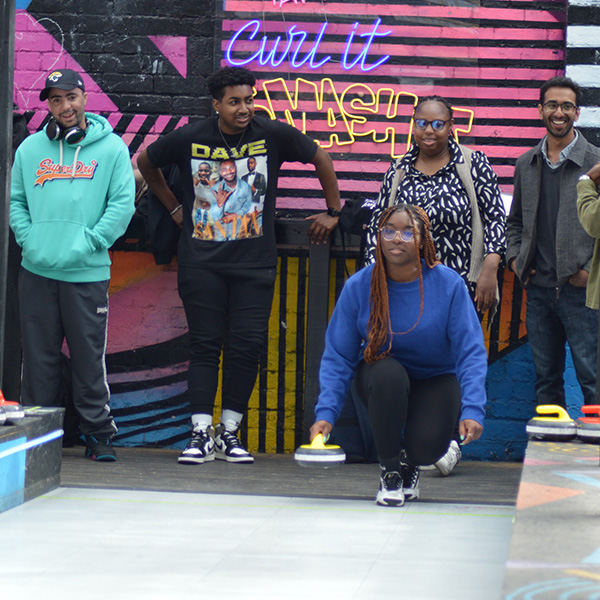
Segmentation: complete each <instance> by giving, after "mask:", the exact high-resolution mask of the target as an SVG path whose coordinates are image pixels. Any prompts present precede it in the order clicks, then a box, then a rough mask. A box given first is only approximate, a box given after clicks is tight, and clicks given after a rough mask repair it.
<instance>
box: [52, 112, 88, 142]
mask: <svg viewBox="0 0 600 600" xmlns="http://www.w3.org/2000/svg"><path fill="white" fill-rule="evenodd" d="M46 135H47V136H48V138H49V139H51V140H52V141H53V142H54V141H57V140H65V142H67V144H77V143H78V142H80V141H81V140H82V139H83V138H84V137H85V129H81V127H79V126H77V125H75V127H68V128H67V129H63V128H62V127H61V126H60V125H59V124H58V123H57V122H56V119H54V117H51V118H50V120H49V121H48V125H46Z"/></svg>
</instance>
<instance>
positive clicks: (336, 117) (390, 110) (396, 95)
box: [255, 78, 475, 158]
mask: <svg viewBox="0 0 600 600" xmlns="http://www.w3.org/2000/svg"><path fill="white" fill-rule="evenodd" d="M289 83H291V82H289ZM338 85H339V83H338ZM307 88H308V89H307ZM262 91H263V92H264V95H265V100H266V105H263V104H260V103H259V102H256V103H255V107H256V109H260V110H264V111H265V112H266V113H267V114H268V115H269V117H270V118H271V119H273V120H275V119H277V113H278V112H279V113H280V114H281V113H282V112H283V115H284V117H285V120H286V122H287V123H288V124H289V125H292V127H296V128H297V129H299V130H300V131H302V132H303V133H307V125H308V124H307V120H306V113H307V112H325V113H326V117H327V126H328V127H329V129H330V130H332V129H336V131H335V132H331V133H330V134H329V138H328V141H318V143H319V145H320V146H321V147H322V148H331V147H333V146H334V145H336V146H348V145H350V144H353V143H354V142H356V141H359V140H360V139H366V138H371V139H372V141H373V142H375V143H378V144H381V143H389V144H390V156H391V157H392V158H398V157H400V156H402V155H403V154H405V153H406V151H407V150H408V149H409V148H410V144H411V140H412V131H413V122H412V111H413V108H414V107H415V106H416V104H417V102H418V100H419V98H418V96H417V95H416V94H413V93H412V92H405V91H402V90H400V91H398V90H395V89H394V88H391V87H382V88H379V89H377V90H374V89H373V88H371V87H370V86H368V85H366V84H364V83H354V84H351V85H349V86H347V87H345V88H344V89H343V90H342V92H341V93H340V92H338V90H337V89H336V87H335V83H334V82H333V81H332V80H331V79H330V78H325V79H322V80H321V81H320V82H315V81H308V80H306V79H302V78H298V79H296V81H295V87H294V89H293V91H292V92H290V90H289V88H288V82H287V81H285V80H284V79H283V78H278V79H270V80H267V81H263V82H262ZM311 91H312V96H313V98H314V104H315V108H316V111H314V110H303V108H304V109H308V108H310V107H309V106H307V105H308V104H310V103H311V102H312V101H311V100H307V99H306V98H307V97H308V96H309V95H310V92H311ZM282 92H283V95H284V96H285V98H286V100H284V101H283V102H281V101H279V102H278V101H276V100H275V99H274V98H273V97H274V96H275V95H281V93H282ZM301 94H302V97H303V98H304V100H303V101H302V106H301V105H300V98H301ZM325 96H326V97H328V98H331V99H332V100H333V102H332V104H333V107H332V106H326V105H325V103H324V97H325ZM402 98H408V100H409V104H404V105H402V104H400V100H401V99H402ZM276 103H277V107H276V106H275V104H276ZM282 104H284V105H287V106H285V108H281V105H282ZM402 108H404V109H405V111H404V112H405V114H402ZM452 108H453V109H454V112H455V117H458V118H460V117H461V113H462V116H466V118H467V119H468V122H467V124H466V126H464V127H463V126H460V125H455V126H454V137H455V139H456V141H458V139H459V134H463V133H464V134H468V133H470V131H471V127H472V125H473V119H474V115H475V113H474V112H473V111H472V110H470V109H468V108H458V107H452ZM294 113H296V116H294ZM371 115H385V118H386V119H387V120H389V121H390V122H392V123H391V124H390V126H387V125H386V126H385V127H384V128H383V131H381V128H380V130H379V131H378V130H377V128H376V127H375V126H374V124H369V117H370V116H371ZM309 133H310V132H309ZM404 133H406V134H407V142H406V144H402V146H403V147H400V145H399V144H398V143H397V141H396V138H397V137H398V136H399V135H401V134H404Z"/></svg>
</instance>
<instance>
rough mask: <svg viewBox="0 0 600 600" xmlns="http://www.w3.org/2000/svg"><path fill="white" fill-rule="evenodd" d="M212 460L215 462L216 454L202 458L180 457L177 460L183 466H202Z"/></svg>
mask: <svg viewBox="0 0 600 600" xmlns="http://www.w3.org/2000/svg"><path fill="white" fill-rule="evenodd" d="M212 460H215V455H214V454H209V455H208V456H202V457H198V458H195V457H194V456H180V457H179V458H178V459H177V462H178V463H181V464H182V465H201V464H203V463H205V462H211V461H212Z"/></svg>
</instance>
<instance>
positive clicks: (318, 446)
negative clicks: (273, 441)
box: [300, 433, 339, 450]
mask: <svg viewBox="0 0 600 600" xmlns="http://www.w3.org/2000/svg"><path fill="white" fill-rule="evenodd" d="M300 448H310V449H311V450H336V449H337V448H339V446H336V445H334V444H329V446H326V445H325V443H324V442H323V434H322V433H317V435H315V437H314V439H313V441H312V442H311V443H310V444H304V445H303V446H300Z"/></svg>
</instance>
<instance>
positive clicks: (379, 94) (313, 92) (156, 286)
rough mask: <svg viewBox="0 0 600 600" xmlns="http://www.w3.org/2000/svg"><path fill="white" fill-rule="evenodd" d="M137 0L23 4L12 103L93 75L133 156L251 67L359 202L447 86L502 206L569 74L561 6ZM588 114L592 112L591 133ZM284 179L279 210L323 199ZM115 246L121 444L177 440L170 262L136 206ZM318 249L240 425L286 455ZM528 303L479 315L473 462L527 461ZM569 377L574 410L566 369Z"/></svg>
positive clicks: (506, 297)
mask: <svg viewBox="0 0 600 600" xmlns="http://www.w3.org/2000/svg"><path fill="white" fill-rule="evenodd" d="M579 1H580V2H581V1H583V0H579ZM57 4H60V6H57ZM137 4H139V3H136V2H119V3H113V2H106V3H94V5H92V4H91V3H88V2H84V1H83V0H68V1H67V2H61V3H54V2H49V1H44V0H32V1H30V2H27V1H25V0H21V1H19V2H17V15H16V39H15V95H14V99H15V102H16V104H17V106H18V109H19V111H21V112H24V113H25V115H26V117H27V119H28V123H29V128H30V130H31V131H36V130H39V129H40V128H41V127H43V126H44V124H45V122H46V119H47V111H46V108H45V106H44V105H43V103H41V102H40V101H39V100H38V93H39V89H40V88H41V87H42V85H43V81H44V78H45V74H46V73H47V72H49V71H50V70H52V69H53V68H55V67H68V68H72V69H75V70H77V71H79V72H81V73H82V74H83V76H84V79H85V84H86V88H87V90H88V93H89V101H88V109H89V110H90V111H92V112H98V113H100V114H102V115H104V116H106V117H107V118H108V120H109V122H110V123H111V124H112V125H113V127H114V128H115V130H116V132H117V133H119V134H120V135H121V136H122V137H123V139H124V140H125V141H126V143H127V144H128V146H129V149H130V153H131V155H132V159H133V160H135V157H136V155H137V154H138V153H139V152H140V151H141V149H143V148H144V147H145V146H147V145H148V144H149V143H151V142H152V141H154V140H155V139H156V138H157V137H158V136H160V135H162V134H164V133H167V132H169V131H171V130H173V129H174V128H176V127H179V126H181V125H183V124H184V123H186V122H187V121H188V120H189V119H190V118H192V119H193V118H201V117H203V116H206V115H208V114H209V111H210V99H209V98H208V97H207V91H206V89H205V87H204V81H205V78H206V76H207V75H209V74H210V73H211V72H212V70H214V68H215V67H217V66H219V65H226V64H231V65H244V66H247V67H249V68H251V69H252V70H253V71H255V72H256V73H257V75H258V77H259V82H258V83H257V89H256V91H257V97H256V104H257V106H258V110H260V111H264V112H265V114H267V115H268V116H270V117H271V118H273V119H280V120H282V121H287V122H288V123H290V124H291V125H293V126H295V127H297V128H298V129H301V130H302V131H305V132H306V133H308V134H309V135H311V136H312V137H314V138H315V139H317V140H318V142H319V143H320V144H321V146H323V147H324V148H326V149H327V150H328V152H330V153H331V155H332V158H333V161H334V166H335V168H336V171H337V173H338V176H339V180H340V187H341V191H342V197H343V198H352V199H355V198H365V197H373V196H375V195H376V194H377V192H378V188H379V182H380V180H381V177H382V175H383V173H384V172H385V171H386V170H387V167H388V165H389V161H390V159H391V158H392V157H397V156H400V155H402V154H403V153H404V152H405V151H406V149H407V148H408V147H409V146H410V141H411V121H410V115H411V113H412V107H413V106H414V104H415V102H416V100H417V99H418V97H419V96H423V95H430V94H439V95H442V96H445V97H447V98H449V99H450V100H451V102H452V104H453V106H454V107H455V118H456V121H457V127H456V134H457V136H458V137H459V139H460V141H461V143H464V144H466V145H468V146H470V147H472V148H475V149H479V150H482V151H483V152H485V153H486V155H487V156H488V157H489V159H490V162H491V164H492V166H493V168H494V170H495V171H496V173H497V175H498V177H499V181H500V184H501V189H502V191H503V192H504V194H505V196H506V202H507V205H508V204H509V203H510V194H511V191H512V188H511V178H512V173H513V170H514V163H515V161H516V158H517V157H518V156H519V155H520V154H522V153H523V152H524V151H525V150H526V149H528V148H530V147H531V146H533V145H535V144H536V143H537V141H538V140H539V139H540V138H541V137H542V135H543V129H542V127H541V126H540V122H539V117H538V114H537V109H536V103H537V98H538V90H539V86H540V85H541V82H543V81H545V80H546V79H549V78H550V77H553V76H554V75H557V74H562V73H564V72H565V60H566V52H567V50H566V47H565V41H564V40H565V30H566V27H567V23H568V15H569V12H568V9H569V4H568V3H567V2H566V0H535V1H534V0H519V1H518V2H510V3H507V2H504V1H499V0H461V1H458V2H457V1H455V0H435V1H433V0H410V1H408V0H407V1H405V2H403V1H391V0H388V1H386V0H379V1H374V0H370V1H363V2H334V1H325V0H224V1H223V2H222V3H217V4H218V10H217V13H216V14H215V13H213V12H212V10H213V3H205V2H197V1H195V0H189V1H188V2H179V3H177V9H175V8H173V9H169V8H168V7H166V8H165V6H161V7H158V6H157V7H148V3H145V4H144V11H145V12H144V14H138V13H137V10H138V9H137V8H136V5H137ZM571 4H577V2H572V3H571ZM170 10H172V14H169V11H170ZM82 15H85V16H86V18H85V19H82V18H81V16H82ZM596 51H597V50H596ZM588 97H589V98H591V96H588ZM586 110H587V109H586ZM593 114H594V113H593V108H590V109H589V111H587V112H586V113H585V115H584V116H585V119H583V120H584V121H585V122H584V125H585V126H587V127H588V128H589V129H590V130H591V131H594V127H597V125H596V126H595V125H594V121H593V118H592V117H591V115H593ZM586 119H587V120H586ZM590 119H591V120H590ZM279 187H280V189H279V197H278V209H279V210H280V214H281V215H282V216H294V215H296V214H298V215H303V214H304V212H303V211H306V210H311V209H312V210H314V209H320V208H322V207H323V201H322V199H320V198H319V197H318V184H317V182H316V179H315V178H314V177H313V176H307V174H306V172H305V167H304V166H301V165H290V166H289V167H288V168H286V170H285V171H284V172H283V173H282V177H281V178H280V186H279ZM116 248H118V249H116V250H115V251H114V252H113V277H112V281H111V306H110V319H109V347H108V367H109V381H110V384H111V389H112V400H111V402H112V405H113V408H114V413H115V417H116V418H117V423H118V425H119V427H120V433H119V436H118V438H117V443H120V444H123V445H152V444H156V445H162V446H170V447H183V444H184V442H185V440H187V438H188V435H189V426H188V420H189V414H188V402H187V397H186V393H187V391H186V389H187V386H186V381H185V371H186V366H187V363H186V359H187V354H186V345H185V338H186V325H185V317H184V314H183V308H182V306H181V303H180V301H179V298H178V296H177V292H176V259H174V260H173V262H172V263H171V264H170V265H162V266H157V265H156V264H155V262H154V260H153V257H152V254H151V253H150V252H149V249H148V245H147V240H146V234H145V230H144V219H143V215H142V214H141V211H140V214H139V215H137V216H136V218H135V222H134V223H133V224H132V227H131V228H130V231H129V232H128V233H127V234H126V236H125V237H124V239H122V240H121V241H120V242H119V244H118V245H117V247H116ZM307 256H308V254H307V252H306V251H298V252H295V253H294V252H289V251H286V252H282V254H281V257H280V269H279V281H278V287H277V293H276V297H275V301H274V306H273V311H272V315H271V323H270V330H269V339H268V349H267V350H266V351H265V354H264V356H263V357H262V359H261V368H260V373H259V380H258V383H257V386H256V389H255V392H254V394H253V397H252V400H251V402H250V412H249V417H248V421H247V424H246V426H245V428H244V432H243V435H244V437H245V441H246V442H247V443H248V444H249V447H250V449H251V450H255V451H256V450H258V451H262V452H289V451H291V450H293V449H294V447H295V446H296V445H297V444H298V443H299V441H300V438H301V421H302V402H303V389H304V388H303V386H304V381H303V376H304V366H303V354H304V331H305V323H306V282H305V280H306V274H307V271H308V258H307ZM333 263H334V268H333V269H332V282H331V287H332V303H333V299H334V298H335V295H336V290H339V288H340V286H341V284H342V282H343V277H344V273H343V268H342V267H341V261H340V260H337V259H336V260H334V261H333ZM523 308H524V303H523V292H522V290H521V288H520V286H519V285H518V283H515V281H514V280H513V277H512V275H509V274H507V275H506V276H503V279H502V303H501V310H500V317H499V319H497V320H496V322H495V323H494V324H493V326H492V327H491V328H490V329H488V328H487V327H486V325H487V324H486V323H484V324H483V325H484V329H485V331H486V337H487V344H488V348H489V353H490V375H489V378H488V393H489V398H490V402H489V409H488V413H489V414H488V420H487V423H486V434H485V438H484V440H483V441H482V442H481V443H480V444H478V445H477V448H475V447H474V448H473V450H472V452H473V454H472V456H474V457H477V458H490V459H516V458H519V457H520V456H521V455H522V451H523V448H524V444H525V439H524V427H523V423H524V420H526V419H527V418H529V417H530V416H531V412H532V410H533V406H534V404H535V401H534V392H533V368H532V366H531V361H530V356H529V354H528V352H529V350H528V346H527V344H526V343H525V342H526V331H525V329H524V325H523V316H524V315H523ZM567 379H568V381H567V383H568V385H569V388H570V389H571V391H572V393H571V403H572V407H573V409H574V410H577V406H578V404H579V403H580V402H581V399H580V397H579V396H578V387H577V384H576V381H575V378H574V374H573V373H572V369H570V370H569V371H568V373H567ZM216 410H219V406H218V405H217V408H216Z"/></svg>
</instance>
